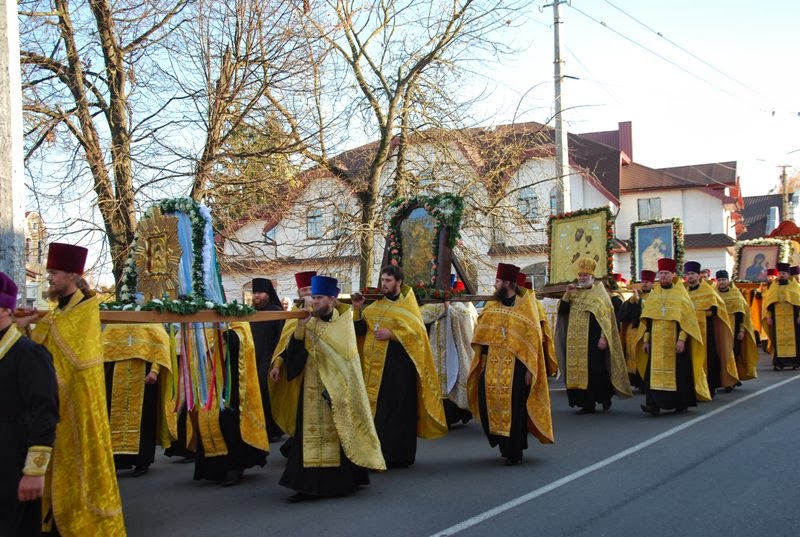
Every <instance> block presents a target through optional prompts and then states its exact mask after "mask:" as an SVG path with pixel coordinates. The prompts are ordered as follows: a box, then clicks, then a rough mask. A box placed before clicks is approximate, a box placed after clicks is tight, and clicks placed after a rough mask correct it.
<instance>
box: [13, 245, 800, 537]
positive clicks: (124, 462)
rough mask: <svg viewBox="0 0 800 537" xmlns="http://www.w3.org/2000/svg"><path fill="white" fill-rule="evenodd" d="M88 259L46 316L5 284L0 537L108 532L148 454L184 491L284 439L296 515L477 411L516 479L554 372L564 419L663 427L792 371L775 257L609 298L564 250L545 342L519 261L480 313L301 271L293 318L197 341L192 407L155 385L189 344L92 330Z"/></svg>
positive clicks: (54, 268)
mask: <svg viewBox="0 0 800 537" xmlns="http://www.w3.org/2000/svg"><path fill="white" fill-rule="evenodd" d="M86 253H87V252H86V250H85V249H84V248H81V247H79V246H74V245H68V244H61V243H54V244H52V245H51V246H50V250H49V255H48V260H47V269H48V282H49V285H50V295H51V299H52V300H53V309H52V310H51V311H50V312H47V313H46V314H39V313H37V312H26V311H22V310H17V311H16V315H15V308H16V300H17V286H16V285H15V283H14V282H13V281H12V280H11V279H10V278H9V277H8V276H7V275H5V274H3V273H0V385H1V386H2V389H0V412H2V417H1V418H0V436H1V437H2V438H3V443H2V447H0V449H2V450H3V453H2V455H3V456H0V461H2V462H0V464H2V465H3V466H2V472H0V485H1V486H2V494H3V497H2V500H1V501H0V530H2V535H7V534H8V535H39V534H40V532H42V531H44V532H46V533H47V534H51V535H63V536H78V535H81V536H82V535H124V534H125V527H124V521H123V515H122V504H121V499H120V494H119V490H118V487H117V481H116V471H118V470H121V469H132V473H133V475H135V476H136V475H143V474H145V473H146V472H147V470H148V467H149V465H150V464H151V463H152V462H153V460H154V453H155V445H156V444H160V445H162V446H164V447H165V448H166V449H165V454H167V455H169V456H178V457H183V458H184V459H183V460H185V461H192V462H194V468H195V470H194V477H195V479H210V480H214V481H218V482H220V483H221V484H223V485H226V486H227V485H233V484H235V483H236V482H238V481H239V479H240V478H241V477H242V474H243V472H244V470H245V469H247V468H249V467H252V466H256V465H259V466H263V465H264V464H265V463H266V456H267V453H268V452H269V448H270V442H278V441H282V445H281V446H280V451H281V453H283V455H284V456H285V457H286V458H287V462H286V467H285V470H284V472H283V475H282V476H281V478H280V484H281V485H283V486H285V487H288V488H290V489H292V490H293V491H294V494H292V495H291V496H289V498H288V499H289V501H291V502H299V501H309V500H314V499H319V498H325V497H333V496H342V495H345V494H349V493H352V492H354V491H356V490H357V489H358V488H359V487H360V486H362V485H365V484H367V483H368V482H369V471H370V470H372V471H376V470H377V471H379V470H385V469H386V468H390V469H391V468H405V467H408V466H411V465H413V464H414V462H415V457H416V447H417V438H437V437H441V436H443V435H444V434H445V433H446V432H447V430H448V427H452V426H454V425H455V424H456V423H458V422H461V423H466V422H467V421H469V420H470V419H471V418H472V417H473V416H474V417H475V418H476V419H478V420H479V421H480V424H481V426H482V427H483V430H484V432H485V434H486V437H487V439H488V441H489V444H490V445H491V446H493V447H494V446H498V447H499V452H500V455H501V456H502V459H503V463H504V464H505V465H507V466H514V465H518V464H519V463H520V462H521V461H522V457H523V452H524V450H525V449H526V448H527V447H528V433H531V434H533V436H535V437H536V439H537V440H538V441H539V442H541V443H545V444H547V443H553V441H554V435H553V426H552V418H551V409H550V395H549V391H548V377H551V376H556V375H562V376H563V378H564V381H565V383H566V389H567V396H568V402H569V405H570V406H571V407H577V413H578V414H583V415H586V414H592V413H594V412H596V411H598V410H599V409H602V411H609V410H610V409H611V406H612V398H613V396H614V395H616V396H617V397H622V398H625V397H629V396H631V393H632V387H633V388H635V389H637V390H640V391H642V392H644V394H645V402H644V403H643V404H642V405H641V409H642V410H643V411H644V412H645V413H646V414H648V415H653V416H657V415H659V414H660V413H661V412H664V411H674V412H676V413H682V412H686V411H687V409H688V408H689V407H693V406H696V405H697V402H698V401H706V400H710V399H712V398H713V397H714V395H715V392H716V391H717V390H724V391H730V390H732V389H733V388H734V387H736V386H738V385H740V382H741V381H745V380H748V379H752V378H755V376H756V365H757V359H758V353H757V344H758V341H759V340H760V339H765V340H766V341H767V343H768V348H769V351H770V352H771V353H772V356H773V364H774V366H775V367H776V368H781V369H782V368H783V367H786V366H790V367H793V368H794V367H797V366H798V365H800V362H798V344H799V343H798V335H799V334H800V329H798V325H800V316H799V315H798V312H800V284H798V283H797V281H796V280H795V278H794V277H792V275H791V270H790V267H789V266H788V265H785V264H781V263H779V264H778V267H777V274H776V275H775V277H774V278H775V280H774V281H772V282H770V283H769V284H768V285H765V286H763V287H762V288H761V289H759V290H756V291H754V292H753V293H749V296H748V299H745V296H744V295H743V294H742V293H741V292H740V290H739V289H737V288H736V286H734V285H733V284H732V282H731V281H730V280H729V278H728V274H727V273H726V272H725V271H718V272H717V273H716V286H713V285H712V284H711V282H709V281H708V280H704V279H703V278H702V273H701V267H700V265H699V264H698V263H695V262H688V263H686V264H685V266H684V267H683V269H684V270H683V273H684V275H685V278H686V282H685V284H684V282H683V281H681V280H680V279H678V278H677V277H676V272H677V268H678V267H677V266H676V263H675V261H674V260H671V259H660V260H659V261H658V271H657V272H655V271H643V272H642V274H640V282H641V283H640V284H637V285H635V286H632V287H631V289H632V290H633V294H632V296H630V297H629V298H628V299H627V300H624V301H623V299H622V297H620V296H619V293H616V292H611V293H609V291H607V290H606V287H605V286H604V285H603V282H601V281H600V280H599V279H598V280H595V277H594V275H595V272H596V268H597V267H596V263H595V261H594V260H592V259H589V258H580V259H578V260H577V261H576V263H575V273H576V276H577V281H576V283H574V284H570V285H568V286H567V288H566V292H565V294H564V296H563V297H562V299H561V301H560V302H559V304H558V313H557V322H556V323H555V330H554V331H553V330H552V329H551V326H550V323H549V321H548V318H547V316H546V315H545V310H544V307H543V305H542V303H541V302H540V301H539V300H537V298H536V296H535V294H534V292H533V291H532V290H531V288H530V287H531V286H530V284H529V283H528V282H527V281H526V279H525V277H524V275H523V274H521V273H520V269H519V268H518V267H516V266H514V265H509V264H503V263H501V264H499V265H498V267H497V273H496V282H495V294H494V297H493V298H494V299H493V300H489V301H487V303H486V305H485V307H484V308H483V309H482V311H481V313H480V314H478V313H477V311H476V309H475V307H474V305H473V304H471V303H469V302H463V301H456V300H453V301H450V302H445V303H441V304H426V305H423V306H422V307H420V306H419V305H418V303H417V301H416V299H415V296H414V293H413V291H412V290H411V288H410V287H409V286H407V285H405V283H404V278H403V273H402V270H401V269H400V268H399V267H397V266H395V265H389V266H387V267H384V268H383V269H382V270H381V273H380V291H381V295H380V297H379V298H378V299H377V300H374V301H373V302H371V303H369V304H367V303H366V301H365V298H364V297H363V296H361V295H359V294H354V295H353V296H352V297H351V304H352V306H351V305H348V304H344V303H341V302H339V301H338V300H337V297H338V295H339V291H340V290H339V287H338V282H337V280H335V279H334V278H331V277H327V276H323V275H317V274H316V273H314V272H303V273H299V274H297V275H296V284H297V293H298V298H299V301H298V306H297V307H298V308H301V309H305V310H307V311H309V312H310V315H308V316H306V317H304V318H299V317H298V318H291V319H285V320H277V321H259V322H251V323H231V324H230V325H229V326H227V327H226V329H225V330H224V332H222V333H221V334H219V335H218V336H216V338H215V340H214V341H213V342H212V343H213V344H214V345H219V346H221V347H224V349H225V356H226V357H227V360H226V372H225V374H224V375H223V374H219V372H216V373H217V374H211V373H213V372H210V373H209V374H208V376H207V377H203V378H206V379H207V380H206V382H207V387H208V388H209V390H210V392H209V393H210V394H211V395H210V396H209V399H208V401H207V402H198V401H191V398H192V394H191V393H189V392H190V391H189V390H187V387H186V386H183V385H181V384H177V386H178V390H177V391H179V392H181V393H182V394H183V395H184V396H183V397H176V393H174V392H175V389H174V388H173V386H175V385H176V384H174V383H173V382H172V380H170V379H173V377H171V375H176V374H178V371H175V369H176V368H177V369H180V368H188V367H192V366H191V365H190V364H187V363H186V362H187V361H186V360H180V352H177V353H175V352H173V350H174V349H175V348H176V347H177V348H178V349H185V348H186V346H187V345H189V344H190V342H189V341H187V340H189V339H190V338H189V337H183V338H182V341H176V340H175V337H174V335H172V332H171V331H169V332H168V331H167V330H165V329H164V327H163V326H162V325H136V324H126V325H108V326H106V327H105V329H104V330H103V329H102V327H101V324H100V318H99V307H98V301H97V297H95V296H94V295H93V293H92V292H91V291H89V290H86V289H81V288H80V286H79V282H80V275H81V274H82V272H83V268H84V263H85V259H86ZM451 285H452V286H453V288H454V290H455V291H458V290H460V289H463V287H461V286H463V283H462V282H458V281H454V282H452V283H451ZM252 289H253V306H254V307H255V308H256V309H257V310H275V311H280V310H282V304H281V301H280V299H279V297H278V295H277V293H276V291H275V288H274V287H273V285H272V283H271V282H270V280H268V279H266V278H256V279H254V280H253V282H252ZM756 295H758V299H759V300H760V302H761V311H762V313H761V315H760V318H759V319H757V324H758V327H759V329H758V330H756V329H754V324H753V319H752V318H751V313H750V312H751V309H752V301H753V297H754V296H756ZM34 324H35V328H33V330H32V332H30V339H29V338H28V337H26V336H25V335H24V332H25V331H26V330H27V329H28V328H26V327H29V325H34ZM200 337H202V334H201V335H200ZM173 355H178V362H177V365H176V362H175V361H174V360H173V358H172V357H173ZM195 373H197V372H195ZM219 379H223V380H222V381H220V380H219ZM173 380H174V379H173ZM223 394H224V395H223ZM221 397H223V398H226V400H224V401H223V400H221V399H220V398H221ZM175 401H180V404H178V405H176V403H175ZM598 405H599V406H598Z"/></svg>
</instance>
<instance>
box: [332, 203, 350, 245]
mask: <svg viewBox="0 0 800 537" xmlns="http://www.w3.org/2000/svg"><path fill="white" fill-rule="evenodd" d="M333 211H334V212H333V238H335V239H340V238H342V237H344V236H345V235H346V234H347V205H346V204H345V203H338V204H337V205H336V207H335V208H334V210H333Z"/></svg>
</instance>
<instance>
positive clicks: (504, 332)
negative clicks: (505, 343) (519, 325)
mask: <svg viewBox="0 0 800 537" xmlns="http://www.w3.org/2000/svg"><path fill="white" fill-rule="evenodd" d="M500 333H501V334H503V339H505V337H506V327H505V326H502V327H500Z"/></svg>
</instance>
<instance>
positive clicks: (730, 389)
mask: <svg viewBox="0 0 800 537" xmlns="http://www.w3.org/2000/svg"><path fill="white" fill-rule="evenodd" d="M724 391H725V393H731V392H732V391H733V386H725V389H724Z"/></svg>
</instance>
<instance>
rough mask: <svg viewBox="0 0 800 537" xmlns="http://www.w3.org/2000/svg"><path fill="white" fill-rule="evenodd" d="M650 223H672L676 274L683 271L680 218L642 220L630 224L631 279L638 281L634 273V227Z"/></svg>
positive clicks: (683, 250) (681, 224)
mask: <svg viewBox="0 0 800 537" xmlns="http://www.w3.org/2000/svg"><path fill="white" fill-rule="evenodd" d="M652 224H672V244H673V246H674V250H675V252H674V256H675V263H676V265H677V272H676V274H678V276H680V275H681V273H682V272H683V258H684V254H685V253H686V250H685V248H684V245H683V222H682V221H681V219H680V218H665V219H663V220H642V221H640V222H633V223H632V224H631V239H630V251H631V281H638V277H639V274H636V228H637V227H642V226H649V225H652Z"/></svg>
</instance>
